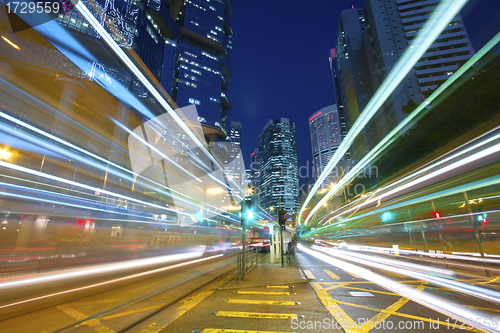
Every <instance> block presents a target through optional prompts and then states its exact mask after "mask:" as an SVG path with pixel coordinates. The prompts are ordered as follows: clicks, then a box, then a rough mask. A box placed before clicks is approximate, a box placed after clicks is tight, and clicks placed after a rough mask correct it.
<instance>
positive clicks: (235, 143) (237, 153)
mask: <svg viewBox="0 0 500 333" xmlns="http://www.w3.org/2000/svg"><path fill="white" fill-rule="evenodd" d="M241 131H242V126H241V123H239V122H235V121H232V122H231V127H230V130H229V135H228V136H227V138H226V141H227V142H228V143H229V159H230V160H229V161H225V162H226V163H225V165H226V166H227V169H228V170H227V171H228V172H229V174H231V175H232V177H233V179H234V181H236V182H237V183H238V184H239V185H240V186H241V187H242V188H243V189H245V188H246V186H247V184H246V183H247V182H246V175H245V165H244V164H243V159H242V158H241V157H242V155H241ZM235 194H239V195H241V196H242V195H243V193H235Z"/></svg>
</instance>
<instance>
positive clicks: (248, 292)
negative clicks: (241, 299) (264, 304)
mask: <svg viewBox="0 0 500 333" xmlns="http://www.w3.org/2000/svg"><path fill="white" fill-rule="evenodd" d="M236 293H237V294H241V295H290V293H289V292H288V291H237V292H236Z"/></svg>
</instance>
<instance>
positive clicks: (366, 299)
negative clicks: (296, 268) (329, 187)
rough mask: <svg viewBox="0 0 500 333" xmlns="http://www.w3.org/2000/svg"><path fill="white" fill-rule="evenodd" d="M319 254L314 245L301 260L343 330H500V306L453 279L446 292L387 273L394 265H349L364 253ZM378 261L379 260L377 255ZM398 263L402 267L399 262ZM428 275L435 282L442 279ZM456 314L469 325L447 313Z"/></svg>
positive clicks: (298, 255) (301, 251) (300, 254)
mask: <svg viewBox="0 0 500 333" xmlns="http://www.w3.org/2000/svg"><path fill="white" fill-rule="evenodd" d="M316 250H320V251H322V250H324V249H322V248H319V247H314V246H313V247H312V248H311V247H310V246H304V247H302V248H299V251H298V253H296V259H297V261H298V263H299V264H300V267H301V268H302V269H303V270H304V273H305V274H306V275H307V277H308V280H309V282H310V284H311V285H312V286H313V289H314V290H315V292H316V294H317V296H318V297H319V298H320V299H321V301H322V302H323V304H324V305H325V307H326V308H327V309H328V310H329V312H330V314H331V315H332V316H333V317H334V318H335V319H336V320H337V321H338V322H340V323H345V324H344V325H343V328H344V330H345V331H346V332H388V331H390V332H449V331H450V330H465V331H473V332H482V330H478V329H476V328H474V326H478V325H479V324H483V325H484V323H485V322H489V323H490V324H489V325H490V326H492V328H491V329H490V331H492V332H498V331H500V327H499V326H500V325H498V312H499V310H498V309H499V306H498V304H496V303H494V302H490V301H485V300H484V298H481V297H471V296H470V295H465V294H463V293H460V292H457V291H455V290H454V287H453V286H452V282H453V281H454V280H452V279H450V280H448V281H449V283H450V286H449V288H446V287H444V286H442V285H437V284H436V283H430V282H428V281H425V280H423V279H416V278H412V277H409V276H405V275H403V274H397V273H394V272H390V271H388V270H386V269H389V268H390V267H392V266H389V265H387V267H385V266H379V268H374V267H370V266H369V265H361V264H359V263H356V262H352V261H351V262H349V260H348V259H349V258H352V259H355V258H357V255H358V253H355V252H350V251H348V250H338V249H337V250H334V251H337V252H338V253H340V254H341V255H343V258H342V260H339V259H338V258H334V257H331V256H327V257H325V258H324V257H323V255H324V254H323V252H319V251H316ZM328 250H330V249H328ZM322 258H323V259H325V260H327V261H325V260H322ZM373 258H376V259H379V258H378V257H377V256H373ZM330 259H333V260H330ZM393 260H394V261H395V259H393ZM332 263H335V265H334V264H332ZM397 264H401V263H399V260H398V263H397ZM397 264H396V265H397ZM401 265H402V264H401ZM384 268H386V269H384ZM434 270H436V269H434ZM355 272H359V273H360V274H359V275H358V274H356V273H355ZM407 272H408V274H406V275H411V274H412V273H414V271H412V270H410V269H407ZM402 273H404V272H402ZM428 275H429V277H430V278H433V277H435V276H436V275H437V274H435V273H428ZM479 280H484V281H487V280H491V279H479ZM462 281H464V280H462ZM464 282H473V281H464ZM474 282H478V279H476V280H474ZM395 290H401V291H402V292H401V293H397V292H394V291H395ZM485 290H486V291H490V290H492V289H491V288H490V289H486V288H485ZM410 298H411V299H410ZM443 308H444V309H443ZM455 308H457V309H455ZM453 311H456V313H460V314H462V315H465V316H467V315H468V317H466V318H468V319H469V321H467V322H465V323H464V322H461V321H460V320H458V319H455V318H457V317H455V316H449V315H446V314H443V313H451V312H453ZM460 311H461V312H460ZM472 320H475V323H473V322H472Z"/></svg>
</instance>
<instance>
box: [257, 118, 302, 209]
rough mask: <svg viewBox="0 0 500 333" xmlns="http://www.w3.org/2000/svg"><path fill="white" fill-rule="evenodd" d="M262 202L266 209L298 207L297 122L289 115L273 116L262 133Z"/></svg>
mask: <svg viewBox="0 0 500 333" xmlns="http://www.w3.org/2000/svg"><path fill="white" fill-rule="evenodd" d="M259 155H260V158H259V159H260V166H259V170H260V185H259V187H260V193H259V200H260V205H261V206H262V207H263V208H264V209H265V210H267V211H271V210H270V207H273V208H276V207H278V205H279V201H280V200H281V207H282V209H284V210H286V211H288V213H289V214H290V215H293V214H295V213H297V212H298V209H299V196H298V188H299V186H298V185H299V175H298V166H297V144H296V139H295V124H294V123H293V122H292V121H290V120H289V119H287V118H278V119H271V120H269V121H268V122H267V124H266V125H265V126H264V128H263V129H262V131H261V132H260V133H259Z"/></svg>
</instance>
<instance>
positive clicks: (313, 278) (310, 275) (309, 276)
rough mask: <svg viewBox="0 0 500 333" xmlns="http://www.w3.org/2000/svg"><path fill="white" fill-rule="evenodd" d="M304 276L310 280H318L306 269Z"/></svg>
mask: <svg viewBox="0 0 500 333" xmlns="http://www.w3.org/2000/svg"><path fill="white" fill-rule="evenodd" d="M304 274H305V275H306V277H307V278H308V279H309V280H316V277H315V276H314V275H313V273H311V271H310V270H307V269H304Z"/></svg>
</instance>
